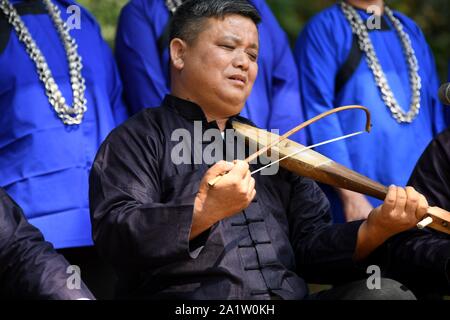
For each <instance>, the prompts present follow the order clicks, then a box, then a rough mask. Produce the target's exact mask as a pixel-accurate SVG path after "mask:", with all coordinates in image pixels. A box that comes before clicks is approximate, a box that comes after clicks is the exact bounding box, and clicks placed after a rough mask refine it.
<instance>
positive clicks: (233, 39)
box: [222, 35, 259, 49]
mask: <svg viewBox="0 0 450 320" xmlns="http://www.w3.org/2000/svg"><path fill="white" fill-rule="evenodd" d="M222 40H230V41H233V42H236V43H242V39H241V38H240V37H238V36H234V35H226V36H223V37H222ZM250 48H252V49H258V48H259V46H258V44H257V43H252V44H251V45H250Z"/></svg>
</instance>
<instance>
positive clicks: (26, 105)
mask: <svg viewBox="0 0 450 320" xmlns="http://www.w3.org/2000/svg"><path fill="white" fill-rule="evenodd" d="M18 2H20V1H12V3H14V4H17V3H18ZM53 2H54V3H55V4H57V5H58V6H59V7H60V9H61V15H62V19H64V20H66V19H67V17H68V16H69V15H68V14H67V13H66V8H67V7H68V6H69V5H73V4H75V3H74V2H73V1H68V0H58V1H53ZM25 5H26V6H29V7H32V10H25V11H27V12H28V14H26V15H23V16H22V19H23V21H24V23H25V25H26V26H27V27H28V29H29V30H30V33H31V35H32V37H33V39H34V40H35V41H36V43H37V45H38V46H39V48H40V50H41V51H42V53H43V55H44V56H45V58H46V60H47V63H48V65H49V67H50V69H51V71H52V73H53V77H54V78H55V81H56V83H57V84H58V86H59V88H60V90H61V92H62V94H63V96H64V97H65V99H66V101H67V103H68V104H69V105H71V104H72V90H71V87H70V81H69V67H68V64H67V60H66V54H65V50H64V47H63V45H62V43H61V41H60V39H59V35H58V33H57V31H56V29H55V27H54V25H53V22H52V20H51V19H50V17H49V15H48V14H47V13H46V12H47V11H46V9H45V7H42V5H41V2H40V1H33V2H27V3H26V4H25ZM33 10H34V13H30V11H33ZM3 18H4V16H3V15H2V14H1V13H0V26H1V27H0V33H1V34H0V39H5V38H4V37H7V41H6V42H2V43H3V44H2V43H0V70H1V72H0V109H1V110H2V112H1V113H0V186H2V187H4V188H5V189H6V191H7V192H8V193H9V194H10V195H11V197H13V198H14V199H15V200H16V201H17V203H18V204H19V205H20V206H21V207H22V208H23V210H24V212H25V214H26V216H27V218H28V220H29V221H30V222H31V223H32V224H33V225H35V226H36V227H38V228H39V229H40V230H41V231H42V233H43V234H44V236H45V239H46V240H47V241H49V242H51V243H53V245H54V246H55V247H56V248H62V247H75V246H85V245H91V244H92V237H91V227H90V220H89V204H88V175H89V171H90V168H91V164H92V161H93V159H94V156H95V153H96V152H97V149H98V147H99V146H100V144H101V142H102V141H103V139H104V138H105V137H106V135H107V134H108V133H109V132H110V130H111V129H112V128H114V127H115V126H116V124H117V123H119V122H121V121H123V120H124V119H125V118H126V108H125V107H124V105H123V103H122V101H121V93H122V86H121V81H120V79H119V75H118V71H117V67H116V65H115V63H114V60H113V56H112V53H111V52H110V49H109V48H108V46H107V44H106V43H105V42H104V41H103V39H102V37H101V34H100V29H99V27H98V25H97V23H96V22H95V20H94V18H93V17H92V16H91V15H90V14H89V13H88V12H86V11H85V10H84V9H82V10H81V29H79V30H77V29H74V30H71V31H70V34H71V35H72V37H74V38H75V40H76V42H77V44H78V52H79V54H80V56H81V57H82V59H83V60H82V63H83V69H82V75H83V76H84V78H85V80H86V88H87V89H86V94H85V95H86V99H87V108H88V109H87V112H86V113H85V115H84V119H83V122H82V124H81V125H79V126H70V127H69V126H65V125H64V124H63V123H62V122H61V120H60V119H59V118H58V117H57V116H56V113H55V111H54V109H53V107H52V106H51V105H50V103H49V101H48V98H47V96H46V94H45V90H44V86H43V84H42V82H41V81H40V80H39V78H38V74H37V71H36V66H35V64H34V62H33V61H32V60H31V59H30V57H29V56H28V54H27V53H26V51H25V47H24V45H23V44H22V42H20V41H19V40H18V37H17V34H16V32H15V31H14V30H13V29H11V27H10V25H9V24H8V23H6V21H5V20H4V19H3Z"/></svg>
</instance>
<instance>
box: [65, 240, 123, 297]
mask: <svg viewBox="0 0 450 320" xmlns="http://www.w3.org/2000/svg"><path fill="white" fill-rule="evenodd" d="M57 251H58V252H59V253H60V254H62V255H63V256H64V257H65V258H66V260H67V261H68V262H69V263H70V264H71V265H76V266H78V267H79V268H80V272H81V279H82V280H83V281H84V283H85V284H86V286H87V287H88V288H89V290H91V292H92V294H93V295H94V296H95V298H96V299H99V300H103V299H113V298H114V290H115V286H116V282H117V276H116V274H115V272H114V270H113V268H112V267H111V266H110V265H109V264H107V263H106V262H105V261H103V260H102V259H101V258H100V256H99V255H98V253H97V250H96V249H95V247H77V248H67V249H58V250H57Z"/></svg>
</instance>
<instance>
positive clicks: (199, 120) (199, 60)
mask: <svg viewBox="0 0 450 320" xmlns="http://www.w3.org/2000/svg"><path fill="white" fill-rule="evenodd" d="M259 20H260V16H259V14H258V12H257V11H256V10H255V8H254V7H253V6H251V5H250V4H249V3H248V2H247V1H245V0H196V1H188V2H186V3H184V4H183V5H182V6H181V7H180V8H179V9H178V10H177V12H176V13H175V15H174V18H173V21H172V25H171V32H170V54H171V88H172V94H171V95H168V96H166V98H165V99H164V101H163V103H162V106H161V107H160V108H148V109H146V110H144V111H142V112H140V113H138V114H137V115H135V116H134V117H132V118H131V119H130V120H128V121H127V122H125V123H124V124H123V125H121V126H120V127H119V128H117V129H115V130H114V131H113V132H112V133H111V134H110V135H109V137H108V138H107V139H106V140H105V142H104V143H103V144H102V147H101V148H100V150H99V152H98V154H97V156H96V160H95V162H94V165H93V167H92V170H91V175H90V205H91V216H92V223H93V238H94V242H95V244H96V246H97V248H98V249H99V252H100V254H101V255H102V256H103V257H104V258H105V259H106V260H108V261H109V262H111V263H112V264H113V266H114V267H115V268H116V270H117V271H118V275H119V282H118V287H117V289H118V291H117V294H118V295H119V296H120V297H128V298H130V297H133V298H152V299H158V298H184V299H271V298H281V299H304V298H313V299H389V298H391V299H412V298H414V295H413V294H412V293H411V292H410V291H407V290H403V289H402V287H401V285H400V284H399V283H398V282H396V281H394V280H389V279H385V280H383V281H382V282H381V289H380V290H369V289H368V288H367V285H366V280H365V279H364V280H363V281H356V282H353V280H355V279H356V278H358V276H361V274H363V275H366V274H365V268H364V266H365V264H366V263H367V262H368V261H369V260H370V259H371V258H372V257H371V253H372V252H374V251H375V250H376V249H377V248H379V249H380V250H382V249H383V243H385V242H386V241H387V240H388V239H389V238H390V237H391V236H393V235H395V234H398V233H400V232H402V231H405V230H409V229H411V228H413V227H415V225H416V223H417V222H418V221H419V219H421V218H422V217H423V216H424V215H425V213H426V211H427V202H426V200H425V199H424V197H423V196H421V195H420V194H419V193H417V192H416V191H415V190H414V189H413V188H411V187H408V188H406V189H403V188H399V187H395V186H391V187H390V188H389V192H388V195H387V197H386V199H385V202H384V203H383V205H381V206H379V207H377V208H375V209H374V210H372V211H371V213H370V215H369V217H368V219H367V220H366V221H354V222H350V223H347V224H333V223H332V221H331V215H330V208H329V203H328V201H327V199H326V197H325V196H324V194H323V193H322V192H321V190H320V188H319V187H318V186H317V185H316V183H314V182H313V181H312V180H310V179H307V178H304V177H300V176H296V175H294V174H292V173H290V172H288V171H286V170H284V169H279V170H278V171H277V172H272V173H273V174H272V175H269V174H261V172H259V173H258V174H255V175H254V176H252V175H251V174H250V170H249V165H248V164H247V163H246V162H245V161H242V160H235V159H237V157H236V154H235V152H234V151H235V150H236V149H239V150H244V151H245V144H244V143H236V142H237V141H236V140H237V139H236V137H233V133H234V131H233V129H232V125H231V122H232V121H239V122H244V123H249V121H248V120H246V119H245V118H243V117H240V116H237V114H238V113H239V112H240V110H241V109H242V108H243V106H244V103H245V100H246V98H247V97H248V96H249V94H250V91H251V89H252V85H253V83H254V81H255V78H256V74H257V70H258V64H257V58H258V52H259V41H258V30H257V23H258V22H259ZM199 126H201V127H199ZM225 129H227V130H225ZM209 130H211V131H209ZM199 133H200V135H201V133H204V134H205V135H206V134H210V133H213V134H214V136H215V137H218V138H216V139H213V140H214V143H215V142H216V141H219V142H220V143H221V144H220V146H221V147H223V148H219V149H217V150H216V151H217V152H215V155H214V157H213V156H212V153H211V157H212V158H208V159H207V160H208V161H207V160H205V159H206V158H207V157H208V156H207V151H208V150H209V149H210V148H211V146H212V145H213V143H209V141H197V140H196V136H197V137H198V136H199ZM174 134H176V135H178V134H182V135H184V136H185V137H186V140H185V141H181V142H180V141H179V140H178V139H174V138H173V137H174ZM221 134H223V137H224V138H223V139H222V136H221ZM192 136H194V141H193V142H194V144H192V139H191V138H192ZM198 140H200V139H198ZM223 142H225V143H223ZM180 145H181V146H186V148H187V149H185V150H184V151H186V153H184V152H177V151H176V149H177V148H179V147H180ZM192 146H193V147H192ZM220 150H224V153H225V155H224V154H221V153H220ZM239 150H238V151H239ZM179 154H182V157H183V161H179V160H180V159H179V157H178V155H179ZM199 154H201V155H203V156H202V158H200V159H198V155H199ZM238 154H239V152H238ZM205 157H206V158H205ZM193 158H194V161H191V160H192V159H193ZM220 159H226V160H235V161H234V162H233V163H231V162H226V161H219V160H220ZM184 160H185V161H184ZM196 160H200V161H196ZM209 160H213V161H209ZM215 162H216V163H215ZM208 163H215V164H214V165H212V166H209V165H208ZM258 167H260V164H251V170H252V171H253V170H255V169H256V168H258ZM218 175H223V176H222V177H221V179H220V180H219V181H218V182H217V183H216V184H215V185H214V186H212V187H211V186H210V185H209V184H208V182H210V181H211V180H212V179H213V178H215V177H217V176H218ZM412 241H417V242H419V243H420V241H421V239H413V240H412ZM400 246H401V244H400ZM399 250H401V247H400V249H399ZM377 251H378V250H377ZM387 253H388V251H386V254H387ZM449 256H450V254H449V255H448V256H447V257H449ZM446 262H447V261H437V263H446ZM409 263H410V264H413V263H414V260H413V258H412V259H411V261H409ZM437 263H436V265H437ZM397 267H401V268H407V267H408V264H406V265H401V266H397ZM441 267H442V266H441V265H437V266H436V270H439V271H440V272H441V274H443V270H440V269H439V268H441ZM442 269H444V268H443V267H442ZM305 280H306V281H314V282H322V283H338V282H339V283H341V284H342V283H346V285H344V286H339V285H336V287H335V288H333V289H330V290H328V291H326V292H322V293H319V294H316V295H314V296H310V295H308V290H307V286H306V284H305Z"/></svg>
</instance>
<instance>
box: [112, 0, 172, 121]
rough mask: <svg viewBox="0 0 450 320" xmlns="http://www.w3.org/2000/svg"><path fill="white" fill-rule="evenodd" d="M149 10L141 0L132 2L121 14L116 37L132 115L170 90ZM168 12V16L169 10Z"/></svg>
mask: <svg viewBox="0 0 450 320" xmlns="http://www.w3.org/2000/svg"><path fill="white" fill-rule="evenodd" d="M145 9H146V8H144V5H142V4H141V2H140V1H130V2H129V3H128V4H127V5H126V6H125V7H124V8H123V10H122V12H121V14H120V18H119V25H118V30H117V36H116V49H115V50H116V51H115V54H116V59H117V63H118V66H119V70H120V73H121V75H122V80H123V85H124V90H125V101H126V103H127V105H128V107H129V109H130V112H131V114H134V113H136V112H138V111H140V110H142V109H144V108H147V107H156V106H159V105H160V104H161V101H162V99H163V98H164V95H165V94H166V93H168V92H169V88H168V84H167V80H166V76H165V73H164V69H163V67H162V66H163V61H162V58H161V56H160V53H159V48H158V45H157V42H158V35H157V33H156V31H155V29H154V28H152V22H151V21H149V20H148V17H147V16H146V10H145ZM162 13H163V11H162ZM164 14H165V15H167V17H168V12H167V10H166V11H165V12H164ZM159 18H161V17H159ZM166 21H168V20H167V19H166ZM163 27H164V26H163Z"/></svg>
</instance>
